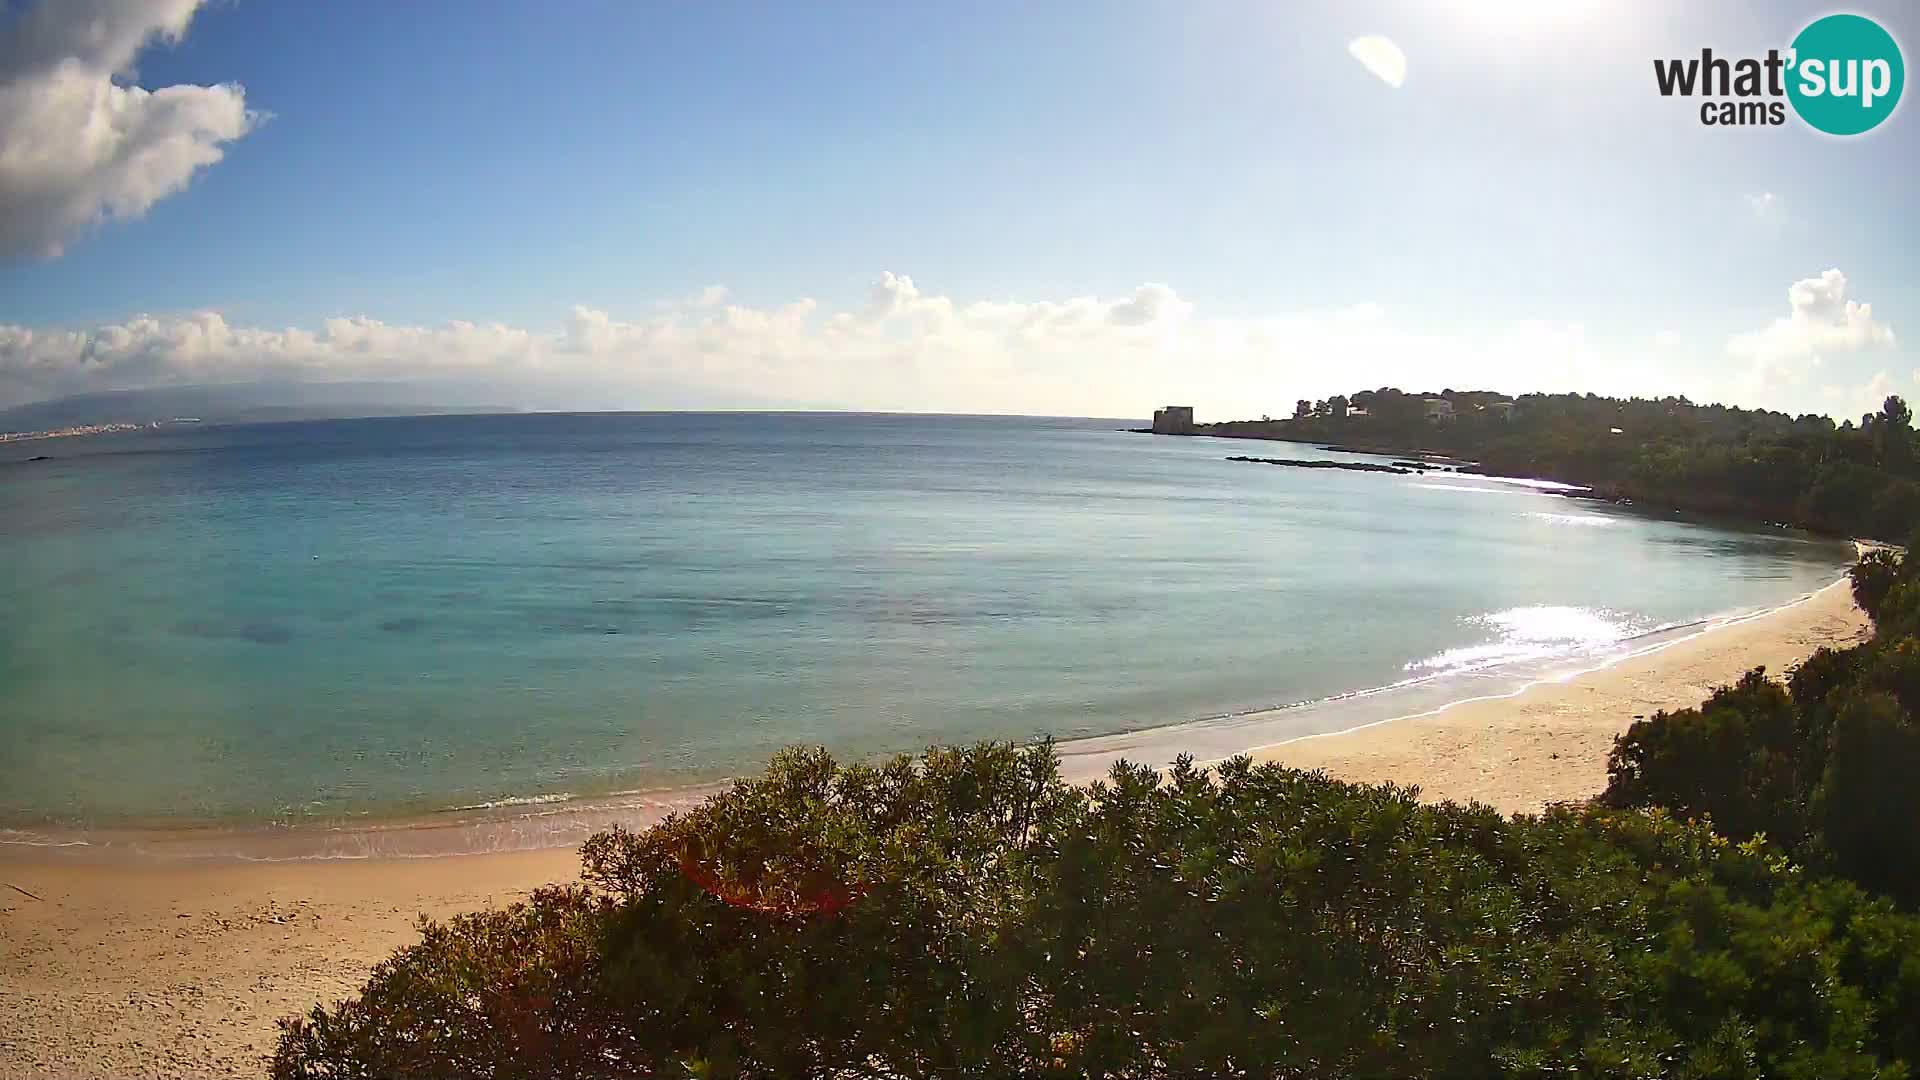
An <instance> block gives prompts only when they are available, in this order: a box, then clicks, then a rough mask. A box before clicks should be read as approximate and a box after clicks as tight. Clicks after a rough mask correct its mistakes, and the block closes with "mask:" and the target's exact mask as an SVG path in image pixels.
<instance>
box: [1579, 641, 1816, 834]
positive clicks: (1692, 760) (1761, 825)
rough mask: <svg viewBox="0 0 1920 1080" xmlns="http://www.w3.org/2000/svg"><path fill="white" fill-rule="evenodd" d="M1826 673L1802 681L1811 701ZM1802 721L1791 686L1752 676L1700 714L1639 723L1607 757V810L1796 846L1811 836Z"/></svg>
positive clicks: (1756, 672)
mask: <svg viewBox="0 0 1920 1080" xmlns="http://www.w3.org/2000/svg"><path fill="white" fill-rule="evenodd" d="M1821 677H1822V676H1821V674H1820V673H1819V672H1818V671H1816V672H1813V673H1809V675H1808V677H1807V679H1806V680H1805V682H1804V683H1803V685H1804V687H1805V689H1806V690H1807V691H1808V692H1809V693H1811V692H1813V691H1814V689H1815V686H1814V684H1815V681H1816V680H1818V679H1820V678H1821ZM1804 726H1805V725H1804V722H1803V719H1802V716H1801V713H1800V710H1799V709H1797V708H1796V707H1795V702H1794V699H1793V698H1792V697H1790V696H1789V695H1788V692H1787V690H1786V688H1784V687H1782V686H1781V685H1780V684H1778V683H1776V682H1773V681H1772V680H1770V679H1768V678H1767V677H1766V671H1765V670H1764V669H1762V668H1755V669H1753V670H1752V671H1750V672H1748V673H1747V674H1746V675H1745V676H1744V677H1742V678H1741V680H1740V681H1739V682H1738V683H1737V684H1735V685H1733V686H1726V687H1721V688H1720V689H1718V690H1716V691H1714V693H1713V696H1712V697H1710V698H1708V699H1707V700H1706V702H1705V703H1703V704H1702V705H1700V707H1699V708H1696V709H1682V710H1680V711H1679V712H1675V713H1666V712H1661V713H1656V714H1654V715H1653V716H1652V717H1650V718H1648V719H1646V720H1640V721H1636V722H1635V723H1634V724H1633V726H1632V727H1630V728H1628V729H1627V733H1626V734H1625V735H1622V736H1621V737H1620V738H1619V739H1617V740H1616V741H1615V743H1614V748H1613V752H1612V753H1611V754H1610V755H1609V757H1608V759H1607V775H1608V778H1609V783H1608V785H1607V790H1606V792H1605V794H1604V795H1603V796H1602V800H1603V801H1604V802H1606V803H1607V804H1608V805H1610V806H1615V807H1632V806H1664V807H1668V808H1670V809H1672V810H1673V811H1674V812H1675V813H1678V814H1681V815H1683V816H1687V817H1706V818H1711V819H1712V820H1713V822H1714V824H1715V826H1716V827H1718V828H1719V829H1720V830H1721V831H1722V832H1724V833H1725V834H1726V835H1728V836H1730V837H1732V838H1734V839H1735V840H1745V839H1748V838H1749V837H1753V836H1757V835H1761V834H1765V835H1767V836H1770V837H1772V838H1773V839H1775V840H1776V841H1779V842H1782V843H1788V844H1791V843H1795V842H1797V841H1798V840H1799V838H1800V837H1801V835H1802V834H1803V833H1804V831H1805V823H1804V816H1805V815H1804V808H1803V806H1802V802H1803V800H1804V797H1805V792H1806V790H1807V789H1808V788H1809V787H1810V786H1811V783H1810V781H1809V780H1808V779H1807V778H1805V777H1803V776H1802V775H1801V770H1802V764H1803V762H1802V754H1801V748H1802V744H1801V740H1802V737H1803V734H1804V732H1803V729H1804Z"/></svg>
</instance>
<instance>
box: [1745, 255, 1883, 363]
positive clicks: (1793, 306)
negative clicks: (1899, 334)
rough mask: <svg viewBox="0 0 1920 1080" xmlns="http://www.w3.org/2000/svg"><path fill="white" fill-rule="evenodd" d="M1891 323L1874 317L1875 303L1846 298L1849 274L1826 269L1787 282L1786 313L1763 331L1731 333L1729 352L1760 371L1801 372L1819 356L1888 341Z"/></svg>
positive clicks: (1879, 344)
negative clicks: (1749, 362)
mask: <svg viewBox="0 0 1920 1080" xmlns="http://www.w3.org/2000/svg"><path fill="white" fill-rule="evenodd" d="M1893 340H1894V339H1893V328H1892V327H1890V326H1888V325H1887V324H1886V323H1884V322H1881V321H1879V320H1877V319H1875V318H1874V317H1873V305H1872V304H1863V303H1860V302H1859V301H1857V300H1849V299H1847V276H1846V275H1845V274H1843V273H1841V272H1840V271H1839V270H1828V271H1826V272H1824V273H1822V274H1821V275H1820V276H1819V277H1810V278H1802V279H1801V280H1799V281H1796V282H1794V283H1793V284H1792V285H1790V286H1788V287H1787V315H1786V317H1785V318H1780V319H1775V320H1773V322H1771V323H1769V324H1767V326H1766V327H1765V328H1763V329H1761V330H1757V331H1753V332H1751V333H1745V334H1735V335H1734V336H1733V337H1732V338H1731V339H1730V340H1729V341H1728V342H1727V351H1728V352H1729V353H1732V354H1733V355H1734V356H1737V357H1741V358H1743V359H1747V360H1751V361H1753V363H1754V364H1755V366H1756V367H1757V368H1758V369H1760V370H1761V371H1763V372H1767V373H1772V374H1775V375H1780V376H1791V375H1795V374H1801V375H1804V374H1805V372H1806V370H1807V369H1809V368H1812V367H1815V366H1818V365H1819V363H1820V361H1821V358H1822V356H1824V355H1826V354H1829V353H1835V352H1850V351H1854V350H1858V349H1866V348H1871V347H1874V346H1883V345H1892V344H1893Z"/></svg>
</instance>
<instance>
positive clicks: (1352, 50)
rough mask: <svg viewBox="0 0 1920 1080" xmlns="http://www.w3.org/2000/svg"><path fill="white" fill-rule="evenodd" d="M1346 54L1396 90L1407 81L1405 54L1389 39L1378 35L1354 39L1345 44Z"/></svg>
mask: <svg viewBox="0 0 1920 1080" xmlns="http://www.w3.org/2000/svg"><path fill="white" fill-rule="evenodd" d="M1347 52H1348V53H1349V54H1351V55H1352V56H1353V58H1354V59H1355V60H1358V61H1360V66H1361V67H1364V68H1366V69H1367V70H1368V71H1371V72H1373V74H1374V76H1375V77H1376V78H1378V79H1379V80H1380V81H1381V82H1383V83H1386V84H1387V85H1388V86H1391V87H1393V88H1394V89H1396V90H1398V89H1399V88H1400V86H1401V84H1403V83H1405V82H1406V81H1407V54H1406V53H1404V52H1401V51H1400V46H1398V45H1395V44H1394V43H1393V41H1392V40H1391V39H1389V38H1384V37H1381V36H1379V35H1378V34H1369V35H1368V36H1366V37H1361V38H1355V39H1353V40H1352V41H1351V42H1348V43H1347Z"/></svg>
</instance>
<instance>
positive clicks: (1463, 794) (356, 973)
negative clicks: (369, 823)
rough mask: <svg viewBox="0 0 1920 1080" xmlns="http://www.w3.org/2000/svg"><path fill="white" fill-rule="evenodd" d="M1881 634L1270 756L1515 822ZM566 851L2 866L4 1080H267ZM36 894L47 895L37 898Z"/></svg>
mask: <svg viewBox="0 0 1920 1080" xmlns="http://www.w3.org/2000/svg"><path fill="white" fill-rule="evenodd" d="M1866 632H1867V620H1866V618H1865V616H1864V615H1863V614H1862V613H1861V612H1860V611H1859V610H1858V609H1857V608H1856V607H1855V606H1854V605H1853V602H1852V599H1851V597H1850V595H1849V593H1848V591H1847V589H1846V587H1845V584H1844V582H1842V583H1836V584H1835V585H1833V586H1830V587H1828V588H1826V589H1823V590H1821V591H1820V592H1818V593H1816V594H1814V595H1813V596H1811V597H1810V598H1808V599H1805V600H1803V601H1801V602H1799V603H1796V604H1792V605H1789V606H1787V607H1784V608H1781V609H1777V610H1775V611H1772V612H1769V613H1767V614H1764V615H1761V616H1757V617H1754V618H1750V619H1747V620H1744V621H1741V622H1737V623H1734V624H1731V625H1727V626H1723V627H1720V628H1718V629H1715V630H1712V631H1710V632H1707V633H1704V634H1700V635H1697V636H1695V637H1692V638H1687V639H1684V640H1681V641H1679V642H1676V643H1673V644H1670V645H1667V646H1665V647H1662V648H1660V649H1658V650H1657V651H1653V652H1649V653H1645V654H1641V655H1638V656H1633V657H1629V658H1627V659H1625V660H1622V661H1620V662H1618V663H1616V664H1614V665H1612V666H1610V667H1607V668H1603V669H1600V670H1598V671H1594V672H1589V673H1587V674H1585V675H1581V676H1578V677H1575V678H1573V679H1570V680H1568V681H1565V682H1558V683H1549V684H1541V685H1537V686H1534V687H1531V688H1529V689H1527V690H1525V691H1523V692H1521V693H1520V694H1518V695H1515V696H1512V697H1506V698H1499V699H1494V700H1485V701H1476V702H1468V703H1463V704H1459V705H1455V706H1452V707H1450V708H1447V709H1443V710H1440V711H1438V712H1436V713H1433V714H1430V715H1424V716H1418V717H1411V718H1405V719H1400V720H1394V721H1389V722H1385V723H1381V724H1376V725H1374V726H1371V727H1368V728H1364V729H1361V730H1358V731H1352V732H1347V733H1342V734H1338V735H1330V736H1320V737H1313V738H1308V739H1303V740H1299V741H1295V742H1290V743H1284V744H1280V745H1276V746H1271V747H1265V748H1262V749H1261V750H1259V751H1258V752H1257V755H1256V756H1257V757H1259V758H1261V759H1263V760H1272V761H1278V762H1282V763H1284V764H1288V765H1293V766H1298V767H1301V768H1323V769H1326V770H1327V771H1328V772H1330V773H1332V774H1334V775H1336V776H1341V777H1344V778H1348V779H1353V780H1366V781H1394V782H1397V783H1402V784H1416V785H1418V786H1419V787H1420V789H1421V791H1422V794H1423V796H1424V797H1426V798H1430V799H1436V800H1439V799H1453V800H1469V799H1472V800H1478V801H1481V802H1484V803H1487V804H1490V805H1492V806H1495V807H1498V808H1500V809H1502V810H1505V811H1510V812H1517V811H1532V810H1538V809H1539V808H1540V807H1542V806H1543V805H1545V804H1547V803H1550V802H1555V801H1565V800H1575V799H1582V798H1586V797H1588V796H1591V795H1593V794H1594V793H1596V792H1597V791H1599V790H1600V789H1601V788H1602V787H1603V786H1604V785H1605V783H1606V755H1607V751H1608V750H1609V749H1610V748H1611V745H1612V740H1613V738H1614V736H1615V735H1617V734H1618V733H1620V732H1621V731H1623V730H1624V729H1625V728H1626V727H1627V725H1628V724H1630V723H1632V721H1633V719H1634V718H1635V717H1636V716H1644V715H1647V714H1650V713H1652V712H1655V711H1657V710H1660V709H1673V708H1680V707H1685V706H1688V705H1693V704H1697V703H1698V702H1699V701H1700V700H1701V699H1702V698H1704V697H1705V696H1706V695H1707V693H1708V692H1709V691H1710V690H1711V688H1712V687H1714V686H1716V685H1721V684H1724V683H1727V682H1729V681H1731V680H1733V679H1735V678H1738V677H1739V676H1740V674H1741V673H1743V672H1744V671H1746V670H1747V669H1749V668H1751V667H1753V666H1755V665H1765V666H1766V667H1767V669H1768V670H1769V671H1771V672H1774V673H1776V674H1777V673H1783V672H1784V671H1785V670H1786V669H1788V668H1789V667H1791V666H1792V665H1793V664H1794V663H1796V662H1798V661H1799V660H1800V659H1802V658H1803V657H1805V656H1806V655H1808V654H1809V653H1811V652H1812V651H1813V650H1815V649H1816V648H1818V647H1820V646H1822V645H1844V644H1848V643H1851V642H1853V641H1855V640H1858V639H1859V638H1861V637H1862V636H1864V634H1865V633H1866ZM576 869H577V866H576V862H575V858H574V855H573V853H572V852H571V851H567V850H547V851H532V852H512V853H502V854H488V855H455V856H444V857H436V858H413V859H363V860H311V861H293V862H279V863H217V864H205V863H197V864H192V865H165V864H161V865H103V864H81V863H73V862H61V861H56V860H49V859H44V858H43V859H38V860H36V859H35V858H34V857H33V855H32V853H31V852H27V853H25V854H8V855H6V856H3V857H0V883H4V885H0V1078H13V1077H48V1076H206V1075H258V1074H260V1073H261V1071H262V1057H263V1055H264V1054H265V1053H266V1052H267V1051H268V1050H269V1049H270V1047H271V1046H272V1043H273V1039H274V1034H275V1032H274V1020H275V1019H276V1018H279V1017H282V1016H285V1015H288V1014H290V1013H293V1012H296V1011H299V1010H301V1009H303V1008H305V1007H306V1006H308V1005H310V1004H312V1003H313V1002H314V1001H316V1000H329V1001H330V1000H333V999H336V998H338V997H341V996H343V995H345V994H347V993H349V992H351V991H352V990H353V989H354V988H355V987H356V986H357V985H358V984H359V983H360V982H361V981H362V980H363V979H364V978H365V975H366V973H367V971H368V969H369V968H370V967H371V966H372V965H373V964H374V963H375V962H377V961H378V960H380V959H381V958H383V957H385V956H386V955H387V954H388V953H390V952H391V951H392V950H393V949H394V948H396V947H398V946H401V945H404V944H407V943H409V942H410V941H412V940H413V939H414V928H413V927H414V921H415V919H416V918H417V917H418V916H419V915H421V914H425V915H429V916H445V915H449V914H452V913H454V912H458V911H463V910H474V909H480V908H486V907H489V906H500V905H505V904H508V903H511V902H513V901H514V900H516V899H518V898H520V897H522V896H524V895H525V894H526V893H527V892H528V891H529V890H531V889H533V888H534V887H536V886H538V885H541V884H544V883H547V882H551V881H559V880H565V879H567V878H570V877H571V876H572V875H573V874H574V872H575V870H576ZM29 894H31V895H29Z"/></svg>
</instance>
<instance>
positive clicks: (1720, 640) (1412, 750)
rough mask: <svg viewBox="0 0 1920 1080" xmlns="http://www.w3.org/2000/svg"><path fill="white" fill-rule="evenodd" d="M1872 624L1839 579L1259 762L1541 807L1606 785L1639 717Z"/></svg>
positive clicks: (1445, 795)
mask: <svg viewBox="0 0 1920 1080" xmlns="http://www.w3.org/2000/svg"><path fill="white" fill-rule="evenodd" d="M1870 630H1871V626H1870V624H1869V622H1868V620H1867V616H1866V613H1865V612H1862V611H1861V610H1860V609H1859V608H1858V607H1857V606H1855V605H1854V602H1853V595H1852V593H1851V592H1850V591H1849V589H1848V586H1847V583H1846V581H1844V580H1842V581H1837V582H1835V583H1834V584H1832V585H1829V586H1827V587H1826V588H1824V589H1822V590H1820V591H1819V592H1817V593H1814V594H1813V595H1812V596H1810V597H1808V598H1806V599H1804V600H1801V601H1800V602H1798V603H1795V604H1790V605H1788V606H1786V607H1782V608H1777V609H1775V610H1773V611H1770V612H1767V613H1765V614H1762V615H1758V616H1755V617H1753V618H1749V619H1746V620H1743V621H1740V622H1736V623H1732V624H1729V625H1726V626H1722V627H1719V628H1718V629H1715V630H1712V631H1709V632H1707V633H1703V634H1698V635H1695V636H1693V637H1690V638H1683V639H1681V640H1680V641H1677V642H1674V643H1672V644H1670V645H1667V646H1664V647H1662V648H1660V649H1658V650H1656V651H1652V652H1647V653H1642V654H1640V655H1637V656H1630V657H1628V658H1626V659H1624V660H1621V661H1620V662H1618V663H1616V664H1613V665H1611V666H1609V667H1604V668H1601V669H1599V670H1597V671H1590V672H1587V673H1586V674H1584V675H1579V676H1576V677H1574V678H1572V679H1570V680H1567V681H1565V682H1553V683H1542V684H1538V685H1535V686H1532V687H1529V688H1528V689H1526V690H1524V691H1522V692H1521V693H1519V694H1517V695H1514V696H1511V697H1502V698H1493V699H1490V700H1484V701H1468V702H1462V703H1460V704H1457V705H1453V706H1450V707H1448V708H1445V709H1441V710H1439V711H1438V712H1434V713H1430V714H1427V715H1422V716H1413V717H1406V718H1403V719H1398V720H1390V721H1386V722H1383V723H1379V724H1374V725H1372V726H1369V727H1364V728H1360V729H1357V730H1353V731H1346V732H1341V733H1338V734H1333V735H1321V736H1312V737H1309V738H1305V739H1299V740H1296V741H1293V742H1287V743H1281V744H1278V745H1276V746H1268V747H1262V748H1260V749H1258V750H1256V751H1254V753H1253V757H1254V759H1255V760H1257V761H1276V762H1279V763H1280V764H1283V765H1290V766H1293V767H1294V768H1299V769H1325V770H1326V771H1327V772H1328V773H1329V774H1331V775H1333V776H1337V777H1340V778H1341V779H1344V780H1358V781H1367V782H1373V783H1385V782H1392V783H1397V784H1413V785H1417V786H1418V787H1419V788H1420V794H1421V797H1422V798H1425V799H1429V800H1432V801H1435V802H1445V801H1452V802H1481V803H1485V804H1487V805H1489V806H1493V807H1496V808H1498V809H1500V810H1502V811H1505V812H1507V813H1510V814H1511V813H1535V812H1538V811H1539V810H1540V809H1541V808H1542V807H1545V806H1546V805H1548V804H1549V803H1556V802H1572V801H1576V800H1580V799H1585V798H1588V797H1590V796H1592V795H1594V794H1596V793H1598V792H1599V791H1600V790H1601V789H1603V788H1605V787H1606V786H1607V753H1608V752H1609V751H1610V750H1612V749H1613V740H1614V737H1615V736H1617V735H1619V734H1621V733H1622V732H1624V731H1626V729H1627V727H1628V726H1629V725H1631V724H1632V723H1633V721H1634V720H1635V719H1636V718H1639V717H1643V716H1649V715H1652V714H1653V713H1656V712H1659V711H1660V710H1662V709H1666V710H1669V711H1671V710H1674V709H1683V708H1687V707H1688V706H1692V705H1698V704H1699V703H1700V702H1701V701H1702V700H1703V699H1705V698H1706V696H1707V695H1708V694H1709V693H1711V692H1712V690H1713V688H1714V687H1716V686H1724V685H1726V684H1727V683H1730V682H1732V681H1734V680H1735V679H1738V678H1739V677H1740V676H1741V675H1743V674H1745V673H1746V672H1747V671H1748V670H1750V669H1752V668H1754V667H1765V668H1766V669H1767V671H1768V672H1769V673H1771V674H1773V675H1776V676H1780V675H1784V674H1785V673H1786V672H1787V670H1788V669H1790V668H1791V667H1793V665H1795V664H1797V663H1799V662H1800V661H1801V660H1803V659H1805V658H1806V657H1807V656H1808V655H1810V654H1811V653H1813V651H1814V650H1816V649H1818V648H1820V647H1821V646H1822V645H1832V646H1836V647H1838V646H1844V645H1849V644H1852V643H1854V642H1856V641H1859V640H1863V639H1864V638H1865V637H1866V636H1867V634H1868V633H1869V632H1870Z"/></svg>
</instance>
